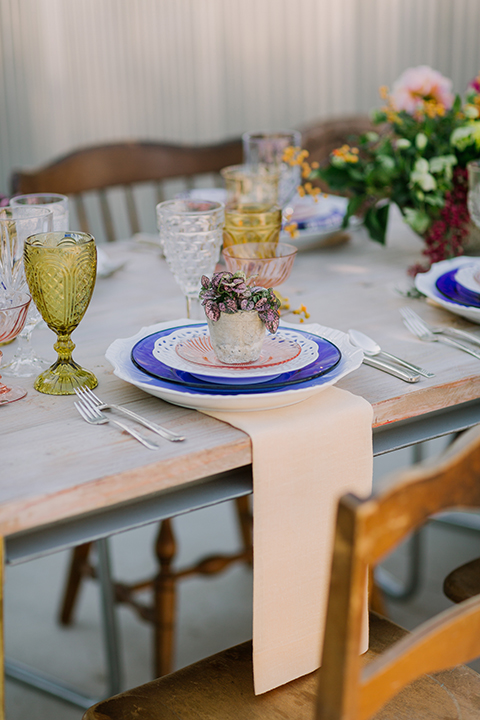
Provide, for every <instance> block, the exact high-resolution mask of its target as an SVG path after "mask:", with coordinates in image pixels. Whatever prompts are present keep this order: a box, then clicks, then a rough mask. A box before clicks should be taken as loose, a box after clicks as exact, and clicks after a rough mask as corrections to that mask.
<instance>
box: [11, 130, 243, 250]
mask: <svg viewBox="0 0 480 720" xmlns="http://www.w3.org/2000/svg"><path fill="white" fill-rule="evenodd" d="M241 162H242V143H241V140H240V139H236V140H230V141H227V142H222V143H218V144H216V145H169V144H166V143H156V142H137V141H131V142H122V143H112V144H108V145H98V146H94V147H86V148H81V149H79V150H76V151H74V152H72V153H69V154H68V155H65V156H63V157H61V158H59V159H57V160H54V161H53V162H50V163H48V164H47V165H44V166H43V167H40V168H36V169H34V170H15V171H13V174H12V177H11V191H12V194H14V195H19V194H24V193H38V192H57V193H62V194H63V195H68V196H69V197H70V198H71V201H72V204H73V206H74V208H75V210H76V214H77V218H78V223H79V226H78V228H76V229H80V230H82V231H84V232H92V217H93V216H94V215H95V216H96V215H97V214H99V215H100V222H99V227H100V232H99V233H97V232H94V233H93V234H94V235H95V237H96V239H97V241H99V242H101V241H103V240H104V239H106V240H107V241H113V240H116V239H118V231H117V227H116V225H117V223H116V217H115V213H114V212H113V211H112V209H111V207H112V205H111V204H112V202H114V198H113V197H112V191H113V190H115V189H117V190H121V191H122V194H123V195H124V204H125V207H126V215H127V218H128V226H127V236H132V235H134V234H135V233H139V232H140V231H141V230H142V226H141V222H140V217H141V215H140V213H139V211H138V207H137V203H136V196H135V194H136V191H137V190H138V187H139V186H140V185H143V184H145V183H152V184H153V185H154V186H155V195H152V198H154V202H153V203H152V206H153V207H152V216H153V217H154V214H155V213H154V211H155V207H154V203H155V202H157V203H158V202H162V201H163V200H165V199H168V198H166V195H165V184H166V181H171V180H173V179H175V180H177V181H183V183H182V184H181V185H180V188H182V187H183V188H184V189H190V188H192V187H194V185H195V181H196V180H198V178H199V176H206V175H212V176H213V178H212V182H213V183H216V184H217V185H220V183H221V178H220V175H219V174H218V173H219V171H220V170H221V169H222V168H223V167H225V166H227V165H235V164H237V163H241ZM177 190H178V187H177ZM93 194H94V195H95V196H97V197H96V198H95V199H98V203H95V204H93V202H92V203H90V204H89V201H90V199H91V196H92V195H93ZM92 200H93V199H92ZM89 207H90V213H89V212H88V209H89ZM98 208H99V210H98ZM96 210H98V213H97V212H95V211H96ZM99 234H100V237H99Z"/></svg>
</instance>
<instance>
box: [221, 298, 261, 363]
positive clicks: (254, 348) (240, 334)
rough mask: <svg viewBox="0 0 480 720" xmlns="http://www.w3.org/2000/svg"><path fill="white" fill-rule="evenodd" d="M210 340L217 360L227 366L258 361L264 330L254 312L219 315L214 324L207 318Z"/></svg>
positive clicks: (242, 311)
mask: <svg viewBox="0 0 480 720" xmlns="http://www.w3.org/2000/svg"><path fill="white" fill-rule="evenodd" d="M207 322H208V328H209V330H210V340H211V342H212V347H213V349H214V351H215V355H216V356H217V358H218V359H219V360H220V361H221V362H223V363H226V364H228V365H235V364H239V363H248V362H253V361H254V360H258V358H259V357H260V353H261V351H262V345H263V341H264V339H265V332H266V328H265V325H264V323H263V322H262V321H261V320H260V318H259V317H258V313H257V311H256V310H251V311H249V312H246V311H245V310H241V311H240V312H237V313H233V314H231V315H230V314H228V313H223V312H222V313H220V317H219V319H218V320H217V321H216V322H213V320H210V319H209V318H207Z"/></svg>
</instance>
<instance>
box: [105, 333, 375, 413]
mask: <svg viewBox="0 0 480 720" xmlns="http://www.w3.org/2000/svg"><path fill="white" fill-rule="evenodd" d="M182 324H184V325H191V324H192V321H191V320H186V319H182V320H172V321H169V322H164V323H158V324H157V325H151V326H150V327H146V328H142V329H141V330H140V331H139V332H138V333H137V334H136V335H134V336H133V337H130V338H122V339H118V340H115V341H114V342H113V343H112V344H111V345H110V346H109V347H108V349H107V352H106V353H105V357H106V358H107V360H108V361H109V362H110V363H111V364H112V366H113V368H114V373H115V375H116V376H117V377H119V378H120V379H122V380H125V382H128V383H130V384H132V385H135V387H138V388H139V389H140V390H144V391H145V392H147V393H149V394H150V395H154V396H155V397H158V398H161V399H162V400H166V401H167V402H170V403H172V404H174V405H180V406H182V407H187V408H192V409H195V410H228V411H231V412H241V411H253V410H273V409H274V408H279V407H285V406H287V405H294V404H296V403H298V402H301V401H302V400H306V399H307V398H309V397H312V396H313V395H315V394H316V393H318V392H320V391H321V390H324V389H325V388H327V387H330V386H332V385H334V384H335V383H337V382H338V381H339V380H340V379H341V378H343V377H345V376H346V375H348V374H349V373H351V372H353V371H354V370H356V369H357V368H358V367H360V365H361V364H362V360H363V352H362V350H360V349H359V348H356V347H354V346H353V345H352V344H351V342H350V340H349V339H348V335H347V334H346V333H344V332H341V331H340V330H334V329H332V328H327V327H323V326H322V325H318V324H316V323H315V324H309V325H302V328H301V329H302V330H305V331H306V332H309V333H312V334H314V335H318V336H319V337H324V338H325V339H327V340H330V341H331V342H333V343H334V344H335V345H336V346H337V347H338V348H339V350H340V351H341V353H342V358H341V360H340V362H339V363H338V365H337V366H336V367H335V368H334V369H333V370H332V371H331V372H329V373H328V374H327V375H323V376H320V377H318V378H315V379H313V380H308V381H306V382H305V383H301V384H299V385H295V386H294V387H290V388H288V389H285V390H284V389H278V390H269V391H268V390H266V391H265V392H259V393H257V394H254V395H247V394H245V393H243V394H242V392H241V390H240V391H239V392H238V393H232V394H231V395H227V394H218V395H217V394H213V393H208V392H206V393H204V392H202V391H199V390H193V389H189V388H187V387H185V388H183V387H178V386H174V385H173V383H168V382H165V381H162V380H158V379H157V378H153V377H150V376H149V375H147V374H146V373H144V372H142V371H141V370H140V369H139V368H137V367H136V366H135V365H134V364H133V362H132V360H131V351H132V348H133V347H134V345H135V344H136V343H137V342H138V341H139V340H141V339H142V338H144V337H146V336H148V335H151V334H152V333H155V332H158V331H159V330H164V329H167V328H170V327H172V328H173V327H178V326H179V325H182ZM281 327H285V328H292V329H297V330H298V329H299V328H298V325H293V324H290V323H283V322H282V323H281Z"/></svg>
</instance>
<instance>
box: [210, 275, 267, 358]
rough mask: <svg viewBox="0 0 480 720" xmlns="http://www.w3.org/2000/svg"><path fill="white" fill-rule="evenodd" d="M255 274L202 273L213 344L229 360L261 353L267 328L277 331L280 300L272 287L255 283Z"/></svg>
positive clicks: (221, 356) (220, 354)
mask: <svg viewBox="0 0 480 720" xmlns="http://www.w3.org/2000/svg"><path fill="white" fill-rule="evenodd" d="M254 280H255V278H248V279H247V277H246V275H245V273H244V272H241V271H238V272H235V273H231V272H227V271H224V272H219V273H215V274H214V275H213V276H212V278H211V279H210V278H208V277H207V276H206V275H204V276H203V277H202V289H201V290H200V294H199V297H200V300H201V303H202V305H203V307H204V309H205V315H206V316H207V322H208V326H209V330H210V339H211V342H212V347H213V349H214V351H215V354H216V355H217V357H218V359H219V360H221V361H222V362H225V363H227V364H235V363H245V362H252V361H254V360H257V359H258V357H259V356H260V352H261V349H262V345H263V341H264V338H265V330H266V329H267V330H269V332H271V333H276V331H277V329H278V324H279V322H280V300H279V299H278V298H277V297H276V295H275V293H274V292H273V289H272V288H264V287H258V286H255V285H254V284H253V283H254Z"/></svg>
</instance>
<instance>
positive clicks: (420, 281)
mask: <svg viewBox="0 0 480 720" xmlns="http://www.w3.org/2000/svg"><path fill="white" fill-rule="evenodd" d="M476 261H477V259H476V258H472V257H468V256H466V255H462V256H461V257H456V258H452V259H451V260H442V261H441V262H438V263H433V265H432V267H431V268H430V270H429V271H428V272H426V273H418V275H416V277H415V287H416V288H417V290H419V291H420V292H421V293H423V294H424V295H426V296H427V297H428V298H430V299H431V300H434V301H435V302H436V303H437V304H438V305H441V306H442V307H443V308H445V310H450V312H452V313H454V314H455V315H460V316H461V317H464V318H466V319H467V320H470V321H471V322H474V323H477V324H480V308H477V307H471V306H467V305H459V304H458V303H456V302H454V301H453V300H449V299H448V298H446V297H445V295H443V294H442V293H441V292H440V290H439V289H438V288H437V280H438V278H439V277H441V276H442V275H444V274H445V273H447V272H450V271H451V270H458V269H459V268H462V267H465V266H466V265H470V264H471V263H472V262H476Z"/></svg>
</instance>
